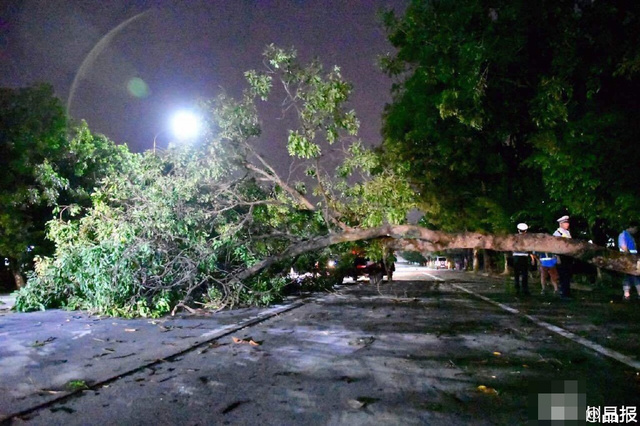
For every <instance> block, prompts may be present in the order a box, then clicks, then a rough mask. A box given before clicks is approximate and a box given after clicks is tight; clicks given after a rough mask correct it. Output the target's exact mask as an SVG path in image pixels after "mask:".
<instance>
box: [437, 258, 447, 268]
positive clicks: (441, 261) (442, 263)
mask: <svg viewBox="0 0 640 426" xmlns="http://www.w3.org/2000/svg"><path fill="white" fill-rule="evenodd" d="M436 269H449V268H448V267H447V258H446V257H444V256H438V257H437V258H436Z"/></svg>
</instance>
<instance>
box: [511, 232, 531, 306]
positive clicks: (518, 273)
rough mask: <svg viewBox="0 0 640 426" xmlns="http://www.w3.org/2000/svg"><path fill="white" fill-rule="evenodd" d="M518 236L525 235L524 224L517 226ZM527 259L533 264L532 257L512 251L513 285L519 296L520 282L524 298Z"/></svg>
mask: <svg viewBox="0 0 640 426" xmlns="http://www.w3.org/2000/svg"><path fill="white" fill-rule="evenodd" d="M517 228H518V234H519V235H522V234H526V233H527V229H529V226H527V224H526V223H519V224H518V226H517ZM529 258H531V262H532V264H533V256H531V255H530V254H529V253H526V252H520V251H514V252H513V278H514V285H515V288H516V294H520V283H521V282H522V293H523V294H524V295H525V296H529V294H530V293H529Z"/></svg>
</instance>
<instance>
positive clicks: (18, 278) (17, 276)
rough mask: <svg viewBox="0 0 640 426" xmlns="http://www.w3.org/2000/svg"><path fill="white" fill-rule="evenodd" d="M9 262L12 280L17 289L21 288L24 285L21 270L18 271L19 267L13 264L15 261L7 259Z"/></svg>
mask: <svg viewBox="0 0 640 426" xmlns="http://www.w3.org/2000/svg"><path fill="white" fill-rule="evenodd" d="M9 262H10V263H11V266H10V268H11V274H12V275H13V282H14V283H15V285H16V288H17V289H21V288H22V287H24V286H25V285H26V281H25V279H24V276H23V275H22V272H21V271H20V268H18V267H17V266H16V265H15V262H14V261H12V260H9Z"/></svg>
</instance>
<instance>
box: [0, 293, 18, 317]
mask: <svg viewBox="0 0 640 426" xmlns="http://www.w3.org/2000/svg"><path fill="white" fill-rule="evenodd" d="M15 303H16V297H15V296H13V295H12V294H0V314H2V313H7V312H9V311H11V308H13V305H14V304H15Z"/></svg>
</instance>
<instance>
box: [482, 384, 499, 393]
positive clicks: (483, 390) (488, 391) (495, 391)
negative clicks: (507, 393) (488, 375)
mask: <svg viewBox="0 0 640 426" xmlns="http://www.w3.org/2000/svg"><path fill="white" fill-rule="evenodd" d="M477 389H478V390H479V391H480V392H482V393H486V394H487V395H498V391H497V390H495V389H494V388H490V387H487V386H485V385H480V386H478V388H477Z"/></svg>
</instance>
